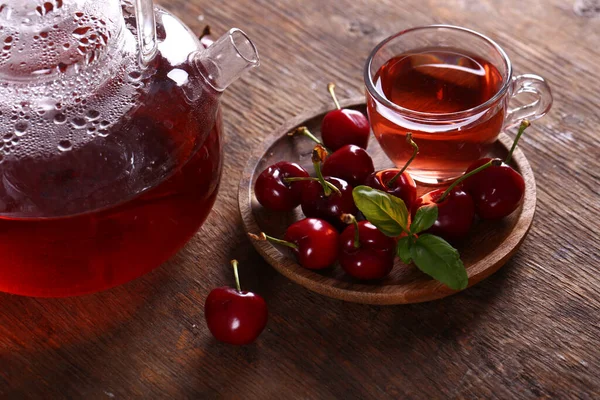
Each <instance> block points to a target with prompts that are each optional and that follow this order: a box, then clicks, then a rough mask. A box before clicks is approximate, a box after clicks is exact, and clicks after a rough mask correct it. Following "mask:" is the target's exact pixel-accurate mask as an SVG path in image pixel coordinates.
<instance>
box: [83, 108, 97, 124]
mask: <svg viewBox="0 0 600 400" xmlns="http://www.w3.org/2000/svg"><path fill="white" fill-rule="evenodd" d="M85 118H86V119H87V120H88V121H95V120H97V119H98V118H100V112H99V111H98V110H88V112H86V113H85Z"/></svg>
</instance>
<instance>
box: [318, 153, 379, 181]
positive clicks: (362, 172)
mask: <svg viewBox="0 0 600 400" xmlns="http://www.w3.org/2000/svg"><path fill="white" fill-rule="evenodd" d="M374 171H375V167H374V166H373V160H372V159H371V156H369V153H367V151H366V150H365V149H362V148H360V147H358V146H355V145H353V144H349V145H346V146H344V147H342V148H340V149H339V150H336V151H335V152H334V153H333V154H330V155H329V156H328V157H327V158H325V162H324V163H323V175H328V176H335V177H336V178H340V179H343V180H345V181H346V182H348V183H349V184H350V185H352V186H358V185H362V184H363V183H364V181H365V180H366V179H367V177H368V176H369V175H371V174H372V173H373V172H374Z"/></svg>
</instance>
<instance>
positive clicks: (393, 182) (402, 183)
mask: <svg viewBox="0 0 600 400" xmlns="http://www.w3.org/2000/svg"><path fill="white" fill-rule="evenodd" d="M406 141H407V142H408V143H409V144H410V145H411V146H412V147H413V154H412V156H411V157H410V159H409V160H408V161H407V162H406V164H404V167H402V169H397V168H388V169H384V170H381V171H376V172H374V173H372V174H371V175H369V176H368V177H367V179H365V181H364V183H363V184H364V185H366V186H369V187H372V188H373V189H377V190H381V191H383V192H386V193H389V194H391V195H392V196H396V197H398V198H400V199H402V201H404V204H406V208H407V209H408V210H410V209H412V205H413V203H414V202H415V200H416V199H417V184H416V183H415V181H414V180H413V178H412V177H411V176H410V174H409V173H408V172H406V169H407V168H408V166H409V165H410V163H411V162H412V161H413V160H414V159H415V157H416V156H417V154H418V153H419V146H417V144H416V143H415V142H414V141H413V140H412V134H411V133H410V132H409V133H408V134H407V135H406Z"/></svg>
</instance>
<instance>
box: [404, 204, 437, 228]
mask: <svg viewBox="0 0 600 400" xmlns="http://www.w3.org/2000/svg"><path fill="white" fill-rule="evenodd" d="M437 217H438V207H437V204H428V205H426V206H422V207H419V209H418V210H417V213H416V214H415V218H414V219H413V221H412V223H411V224H410V233H419V232H423V231H425V230H427V229H429V228H431V225H433V223H434V222H435V220H436V219H437Z"/></svg>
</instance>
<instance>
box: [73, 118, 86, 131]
mask: <svg viewBox="0 0 600 400" xmlns="http://www.w3.org/2000/svg"><path fill="white" fill-rule="evenodd" d="M71 125H73V128H75V129H83V128H85V126H86V125H87V123H86V122H85V119H84V118H81V117H75V118H73V119H72V120H71Z"/></svg>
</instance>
